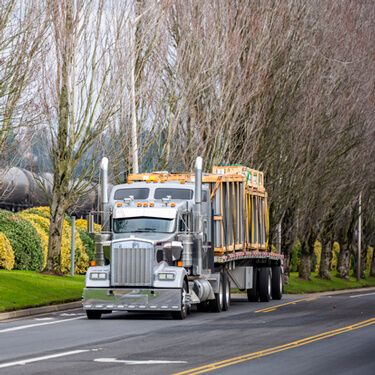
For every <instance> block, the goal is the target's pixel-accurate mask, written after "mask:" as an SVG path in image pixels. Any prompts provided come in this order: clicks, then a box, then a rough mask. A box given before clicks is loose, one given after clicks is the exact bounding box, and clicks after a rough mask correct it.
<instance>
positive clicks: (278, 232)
mask: <svg viewBox="0 0 375 375" xmlns="http://www.w3.org/2000/svg"><path fill="white" fill-rule="evenodd" d="M277 252H278V253H279V254H281V220H280V222H279V224H277Z"/></svg>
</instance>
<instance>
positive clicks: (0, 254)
mask: <svg viewBox="0 0 375 375" xmlns="http://www.w3.org/2000/svg"><path fill="white" fill-rule="evenodd" d="M13 267H14V253H13V249H12V245H11V244H10V242H9V240H8V239H7V237H6V235H5V234H4V233H1V232H0V268H4V269H6V270H8V271H9V270H11V269H13Z"/></svg>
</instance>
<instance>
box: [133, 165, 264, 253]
mask: <svg viewBox="0 0 375 375" xmlns="http://www.w3.org/2000/svg"><path fill="white" fill-rule="evenodd" d="M194 180H195V175H194V174H192V173H168V172H163V171H162V172H153V173H139V174H131V175H129V177H128V183H132V182H137V181H144V182H170V181H176V182H180V183H181V184H184V183H187V182H194ZM202 182H203V183H204V184H207V185H209V188H210V200H211V204H212V212H213V215H212V216H213V221H214V223H213V226H214V230H213V232H214V236H213V246H214V249H215V256H222V255H229V254H230V253H234V252H236V251H241V252H244V251H267V250H268V230H269V221H268V206H267V193H266V191H265V189H264V178H263V173H262V172H259V171H256V170H254V169H251V168H248V167H244V166H214V167H213V169H212V173H205V174H203V177H202Z"/></svg>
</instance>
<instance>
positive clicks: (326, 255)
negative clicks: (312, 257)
mask: <svg viewBox="0 0 375 375" xmlns="http://www.w3.org/2000/svg"><path fill="white" fill-rule="evenodd" d="M331 258H332V242H331V241H328V242H325V243H324V244H322V257H321V259H320V268H319V277H320V278H321V279H326V280H331V275H330V273H329V265H330V262H331Z"/></svg>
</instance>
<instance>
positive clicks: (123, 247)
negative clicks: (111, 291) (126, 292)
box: [111, 241, 154, 286]
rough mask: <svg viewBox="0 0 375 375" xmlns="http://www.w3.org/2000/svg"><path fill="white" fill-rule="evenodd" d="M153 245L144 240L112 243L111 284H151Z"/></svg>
mask: <svg viewBox="0 0 375 375" xmlns="http://www.w3.org/2000/svg"><path fill="white" fill-rule="evenodd" d="M153 255H154V251H153V246H152V245H151V244H148V243H146V242H135V241H129V242H123V243H119V244H113V247H112V256H111V271H112V272H111V283H112V285H113V286H151V285H152V269H153V267H152V266H153Z"/></svg>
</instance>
